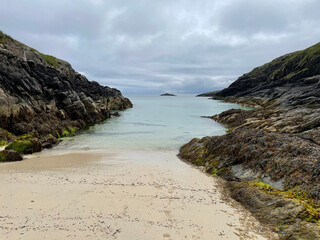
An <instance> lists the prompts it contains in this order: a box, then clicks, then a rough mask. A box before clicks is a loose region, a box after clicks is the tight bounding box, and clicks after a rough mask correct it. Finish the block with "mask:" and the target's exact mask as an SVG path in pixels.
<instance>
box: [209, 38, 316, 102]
mask: <svg viewBox="0 0 320 240" xmlns="http://www.w3.org/2000/svg"><path fill="white" fill-rule="evenodd" d="M215 96H216V97H254V98H265V99H277V100H278V101H280V102H281V104H282V105H313V104H319V103H320V100H319V99H320V98H319V97H320V43H318V44H316V45H314V46H312V47H310V48H308V49H306V50H303V51H298V52H294V53H291V54H287V55H285V56H282V57H279V58H277V59H275V60H273V61H272V62H270V63H267V64H265V65H263V66H261V67H258V68H255V69H254V70H253V71H251V72H250V73H247V74H244V75H243V76H241V77H239V78H238V80H237V81H235V82H234V83H232V84H231V85H230V86H229V87H228V88H226V89H223V90H222V91H220V92H218V93H216V94H215Z"/></svg>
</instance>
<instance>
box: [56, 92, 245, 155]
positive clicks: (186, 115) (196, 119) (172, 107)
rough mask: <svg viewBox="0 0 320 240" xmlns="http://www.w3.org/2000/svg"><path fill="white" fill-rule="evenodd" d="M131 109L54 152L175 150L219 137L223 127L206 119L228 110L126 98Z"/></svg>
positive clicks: (186, 100)
mask: <svg viewBox="0 0 320 240" xmlns="http://www.w3.org/2000/svg"><path fill="white" fill-rule="evenodd" d="M129 98H130V100H131V101H132V103H133V105H134V107H133V108H132V109H128V110H125V111H122V112H120V114H121V117H119V118H111V119H108V120H106V121H105V122H103V123H101V124H97V125H95V126H92V127H90V128H89V130H86V131H83V132H82V133H81V134H79V135H77V136H75V137H67V138H64V140H63V142H62V143H61V144H60V145H59V146H58V147H57V148H58V149H105V150H109V149H110V150H112V149H128V150H178V149H179V147H181V145H183V144H184V143H187V142H188V141H189V140H191V139H192V138H195V137H204V136H213V135H222V134H224V133H225V130H226V129H225V127H224V126H222V125H221V124H219V123H216V122H215V121H213V120H211V119H208V118H201V116H212V115H214V114H217V113H220V112H222V111H225V110H227V109H230V108H240V106H238V105H236V104H231V103H223V102H219V101H214V100H209V99H207V98H197V97H195V96H191V95H183V96H177V97H160V96H129Z"/></svg>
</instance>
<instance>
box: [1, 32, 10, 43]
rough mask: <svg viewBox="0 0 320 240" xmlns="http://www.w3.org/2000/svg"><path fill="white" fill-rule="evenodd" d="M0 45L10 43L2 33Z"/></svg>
mask: <svg viewBox="0 0 320 240" xmlns="http://www.w3.org/2000/svg"><path fill="white" fill-rule="evenodd" d="M0 43H4V44H5V43H8V37H7V35H6V34H4V33H3V32H2V31H0Z"/></svg>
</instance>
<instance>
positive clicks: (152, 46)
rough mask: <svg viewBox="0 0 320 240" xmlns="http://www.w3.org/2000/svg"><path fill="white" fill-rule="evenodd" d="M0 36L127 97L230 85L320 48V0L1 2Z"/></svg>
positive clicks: (210, 88)
mask: <svg viewBox="0 0 320 240" xmlns="http://www.w3.org/2000/svg"><path fill="white" fill-rule="evenodd" d="M0 6H1V21H0V30H2V31H3V32H5V33H6V34H9V35H10V36H12V37H13V38H15V39H17V40H19V41H20V42H23V43H25V44H27V45H29V46H31V47H33V48H36V49H37V50H39V51H41V52H43V53H46V54H50V55H53V56H56V57H58V58H61V59H63V60H66V61H68V62H69V63H71V65H72V66H73V68H74V69H75V70H76V71H78V72H80V73H82V74H84V75H85V76H87V78H88V79H89V80H92V81H97V82H99V83H100V84H102V85H107V86H111V87H115V88H118V89H119V90H121V91H122V92H123V93H124V94H158V93H163V92H170V93H177V94H187V93H192V94H197V93H203V92H208V91H214V90H219V89H222V88H225V87H228V86H229V85H230V84H231V83H232V82H233V81H235V80H236V79H237V78H238V77H239V76H241V75H243V74H244V73H246V72H249V71H251V70H252V69H253V68H254V67H257V66H260V65H262V64H264V63H266V62H269V61H271V60H272V59H274V58H276V57H278V56H281V55H283V54H286V53H289V52H293V51H296V50H301V49H305V48H307V47H309V46H311V45H313V44H316V43H318V42H319V41H320V14H319V9H320V1H319V0H77V1H75V0H73V1H72V0H32V1H30V0H0Z"/></svg>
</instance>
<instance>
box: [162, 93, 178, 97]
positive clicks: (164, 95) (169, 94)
mask: <svg viewBox="0 0 320 240" xmlns="http://www.w3.org/2000/svg"><path fill="white" fill-rule="evenodd" d="M160 96H162V97H176V96H177V95H174V94H172V93H163V94H161V95H160Z"/></svg>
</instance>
